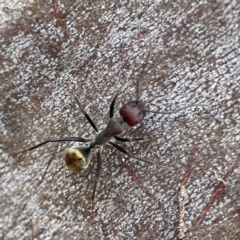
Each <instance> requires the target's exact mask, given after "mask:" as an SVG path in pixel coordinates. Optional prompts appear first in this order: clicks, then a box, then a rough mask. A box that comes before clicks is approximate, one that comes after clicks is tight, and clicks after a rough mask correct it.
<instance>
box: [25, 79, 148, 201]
mask: <svg viewBox="0 0 240 240" xmlns="http://www.w3.org/2000/svg"><path fill="white" fill-rule="evenodd" d="M138 85H139V83H138V82H137V100H136V101H132V102H128V103H126V104H125V105H124V106H122V107H121V108H120V115H121V117H118V118H114V105H115V102H116V100H117V97H118V96H119V94H120V92H121V89H122V87H121V88H120V89H119V90H118V92H117V93H116V95H115V96H114V98H113V100H112V102H111V104H110V110H109V116H110V119H109V121H108V123H107V126H106V128H105V129H103V130H102V131H101V132H100V133H98V134H97V135H96V136H95V139H94V140H93V141H91V142H90V144H89V146H87V147H73V148H70V149H68V150H67V151H66V153H65V157H64V160H65V163H66V165H67V167H68V168H69V169H70V170H71V171H73V172H79V171H81V170H83V169H85V168H87V167H88V164H89V162H90V159H91V151H92V149H97V169H96V177H95V183H94V188H93V194H92V200H94V197H95V191H96V186H97V182H98V179H99V176H100V170H101V166H102V157H101V150H102V147H103V145H104V144H111V145H112V146H113V147H115V148H116V149H117V150H119V151H120V152H122V153H123V154H125V155H127V156H128V157H130V158H134V159H136V160H139V161H142V162H145V163H147V164H151V165H153V162H151V161H148V160H146V159H143V158H140V157H137V156H133V155H132V154H131V153H129V152H128V151H127V150H126V149H125V148H123V147H121V146H120V145H118V144H116V143H114V142H112V141H110V140H111V139H112V138H113V137H114V138H115V139H116V140H118V141H123V142H128V141H138V140H143V138H134V139H128V138H121V137H119V136H118V135H120V134H122V133H123V132H124V128H125V125H126V123H127V124H128V125H129V126H135V125H137V124H138V123H140V122H141V121H142V120H143V118H144V116H145V113H146V111H145V110H144V104H143V103H142V102H141V101H140V100H138ZM73 97H74V99H75V101H76V102H77V104H78V106H79V108H80V110H81V112H82V113H83V114H84V116H85V117H86V119H87V120H88V122H89V123H90V125H91V126H92V127H93V128H94V129H95V131H96V132H98V128H97V127H96V125H95V123H94V122H93V120H92V118H91V117H90V116H89V115H88V114H87V113H86V112H85V111H84V109H83V107H82V106H81V104H80V101H79V100H78V98H77V97H76V96H74V95H73ZM64 141H68V142H89V140H88V139H85V138H82V137H64V138H56V139H51V140H47V141H45V142H42V143H39V144H38V145H36V146H33V147H31V148H29V149H27V150H24V151H21V152H20V153H22V152H26V151H31V150H33V149H35V148H38V147H40V146H42V145H44V144H46V143H49V142H64Z"/></svg>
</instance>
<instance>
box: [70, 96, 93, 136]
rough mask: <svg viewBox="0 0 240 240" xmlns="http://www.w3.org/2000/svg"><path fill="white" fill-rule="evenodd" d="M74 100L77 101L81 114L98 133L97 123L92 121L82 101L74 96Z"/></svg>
mask: <svg viewBox="0 0 240 240" xmlns="http://www.w3.org/2000/svg"><path fill="white" fill-rule="evenodd" d="M72 96H73V98H74V99H75V101H76V102H77V105H78V106H79V108H80V110H81V112H82V113H83V115H84V116H85V118H86V119H87V120H88V122H89V123H90V124H91V126H92V127H93V128H94V129H95V130H96V132H98V129H97V127H96V125H95V123H94V122H93V120H92V119H91V117H90V116H89V115H88V114H87V113H86V112H85V111H84V109H83V107H82V105H81V103H80V101H79V100H78V98H77V97H76V96H74V95H73V94H72Z"/></svg>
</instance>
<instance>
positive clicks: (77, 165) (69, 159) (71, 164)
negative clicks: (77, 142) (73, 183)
mask: <svg viewBox="0 0 240 240" xmlns="http://www.w3.org/2000/svg"><path fill="white" fill-rule="evenodd" d="M90 158H91V148H90V147H79V148H70V149H68V150H67V152H66V153H65V157H64V160H65V163H66V165H67V167H68V168H69V169H70V170H71V171H72V172H80V171H81V170H83V169H85V168H87V167H88V164H89V161H90Z"/></svg>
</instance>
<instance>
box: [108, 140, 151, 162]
mask: <svg viewBox="0 0 240 240" xmlns="http://www.w3.org/2000/svg"><path fill="white" fill-rule="evenodd" d="M109 143H110V144H111V145H112V146H113V147H115V148H116V149H117V150H119V151H120V152H122V153H124V154H125V155H127V156H128V157H130V158H134V159H137V160H138V161H142V162H145V163H148V164H151V165H153V164H154V163H153V162H151V161H148V160H146V159H143V158H140V157H136V156H133V155H131V154H130V153H129V152H128V151H127V150H126V149H125V148H123V147H121V146H119V145H118V144H116V143H113V142H109Z"/></svg>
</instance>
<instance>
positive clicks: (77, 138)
mask: <svg viewBox="0 0 240 240" xmlns="http://www.w3.org/2000/svg"><path fill="white" fill-rule="evenodd" d="M65 141H66V142H89V140H88V139H85V138H81V137H65V138H55V139H51V140H48V141H45V142H42V143H39V144H38V145H36V146H33V147H31V148H29V149H26V150H23V151H20V152H18V153H23V152H27V151H31V150H33V149H35V148H38V147H41V146H42V145H44V144H46V143H50V142H65Z"/></svg>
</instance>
